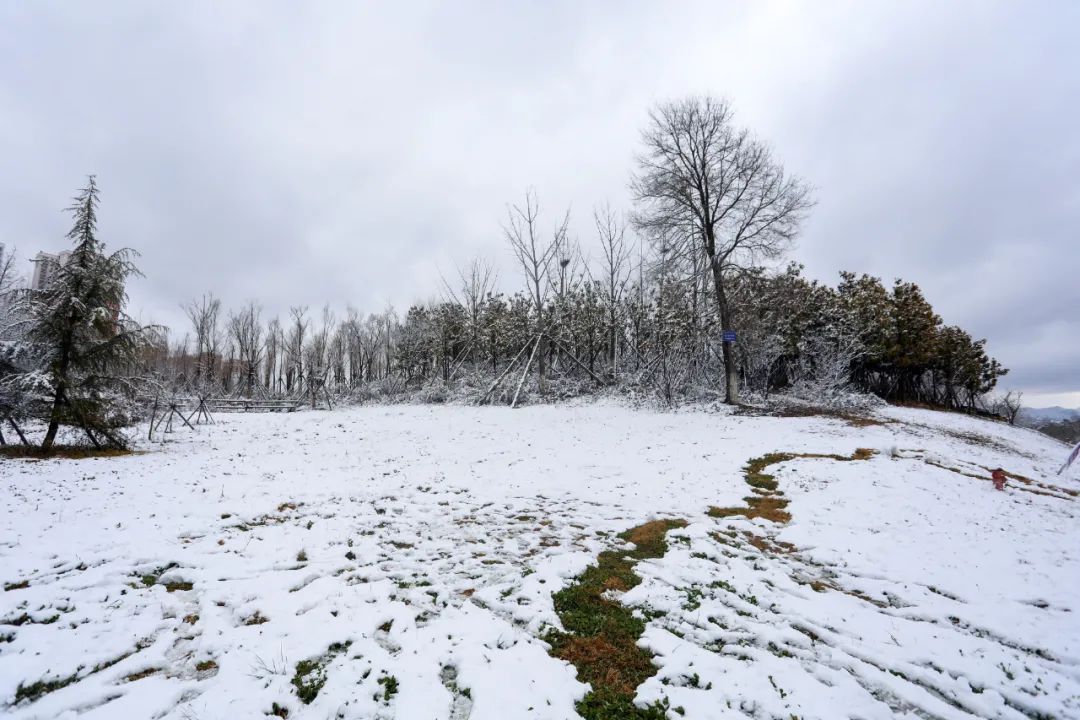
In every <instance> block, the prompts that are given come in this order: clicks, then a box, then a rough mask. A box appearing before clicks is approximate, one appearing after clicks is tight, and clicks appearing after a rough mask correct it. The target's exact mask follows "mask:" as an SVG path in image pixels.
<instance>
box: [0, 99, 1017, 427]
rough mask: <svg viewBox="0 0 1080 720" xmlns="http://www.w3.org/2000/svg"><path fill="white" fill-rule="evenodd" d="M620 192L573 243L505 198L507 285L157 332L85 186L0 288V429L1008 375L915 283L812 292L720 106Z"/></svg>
mask: <svg viewBox="0 0 1080 720" xmlns="http://www.w3.org/2000/svg"><path fill="white" fill-rule="evenodd" d="M630 187H631V190H632V196H633V207H632V209H631V210H630V211H629V212H626V213H621V212H617V211H616V210H614V209H612V208H611V207H609V206H606V205H605V206H601V207H599V208H597V209H596V210H595V211H594V212H593V215H592V223H591V224H592V226H593V237H591V238H587V239H584V240H583V239H581V238H576V237H571V236H570V232H569V224H570V217H569V213H568V212H566V213H560V214H557V215H553V214H551V213H547V212H545V209H544V208H542V207H541V204H540V201H539V199H538V196H537V194H536V192H535V191H531V190H530V191H528V192H526V193H525V195H524V197H523V198H522V199H521V200H520V201H519V202H517V203H513V204H511V205H510V206H509V207H508V210H507V215H506V217H505V218H504V220H503V223H502V233H503V235H504V239H505V243H506V246H507V248H508V249H509V250H510V251H511V252H512V254H513V257H514V258H515V259H516V267H517V271H518V272H517V273H516V277H513V278H511V279H510V282H511V283H512V285H513V286H514V287H515V288H516V289H513V290H511V291H507V290H504V289H502V288H501V287H500V278H498V277H497V275H496V273H495V271H494V270H493V265H492V264H491V263H490V262H489V260H488V259H485V258H478V259H476V260H474V261H473V262H472V263H470V264H469V265H467V266H466V267H464V268H461V269H459V270H458V271H457V273H456V274H455V276H454V277H452V278H446V279H444V282H443V287H442V288H441V293H440V294H441V297H440V298H439V299H437V300H433V301H430V302H425V303H418V304H415V305H413V306H412V307H410V308H409V309H408V310H407V311H406V312H404V314H398V313H397V312H395V311H394V310H392V309H388V310H385V311H383V312H378V313H367V314H365V313H362V312H360V311H359V310H357V309H355V308H351V307H350V308H347V309H346V310H345V311H344V312H343V313H340V314H339V313H336V312H334V311H333V310H332V309H330V308H329V307H326V308H322V309H321V310H313V309H311V308H309V307H293V308H291V309H290V311H289V312H288V314H287V315H286V316H284V317H266V316H265V315H264V313H263V312H262V310H261V308H260V305H259V304H258V303H257V302H249V303H247V304H246V305H244V306H242V307H234V308H224V307H223V306H222V304H221V302H220V300H218V299H217V298H215V297H214V296H213V295H212V294H209V293H208V294H206V295H204V296H202V297H200V298H197V299H194V300H192V301H190V302H188V303H186V304H185V305H184V310H185V313H186V315H187V318H188V321H189V327H188V328H185V329H183V330H180V329H175V330H174V331H173V332H171V333H170V332H166V331H165V330H164V329H162V328H139V327H138V326H136V325H135V324H134V323H133V322H132V321H131V319H130V318H128V317H127V316H126V315H124V313H123V311H122V309H123V304H124V299H125V298H124V290H123V288H124V282H125V280H126V279H127V278H128V277H130V276H131V275H132V274H134V273H136V272H137V270H136V269H135V267H134V265H133V264H132V260H133V255H132V254H131V253H130V252H129V251H120V252H119V253H114V254H112V255H107V254H106V253H105V251H104V246H103V245H102V244H101V243H100V242H99V241H98V240H97V238H96V235H95V227H96V224H95V223H96V212H97V200H98V198H97V189H96V185H95V184H94V182H93V180H91V183H90V185H89V186H88V188H87V189H85V190H83V191H82V193H80V195H79V196H78V197H77V198H76V201H75V205H74V206H73V208H72V210H73V212H74V215H75V224H74V227H73V229H72V231H71V233H69V238H70V239H71V240H72V242H73V243H74V244H75V249H74V251H73V255H72V260H71V262H70V263H69V264H68V266H66V267H65V268H63V269H62V270H61V271H60V272H59V273H57V274H56V277H55V279H54V280H53V282H52V283H51V284H50V287H49V288H47V289H46V290H45V291H44V292H41V293H29V292H25V291H21V292H15V291H11V290H8V291H6V292H2V293H0V297H3V298H5V299H4V300H3V303H2V305H3V308H4V310H3V312H4V316H5V319H4V323H3V325H2V328H3V330H2V332H3V335H2V336H0V342H2V344H0V348H3V354H2V355H0V363H2V365H0V376H2V377H0V388H2V392H3V396H2V397H0V416H2V415H4V414H6V415H7V416H9V417H12V418H16V419H17V418H20V417H25V416H27V415H33V414H34V412H35V411H34V410H33V408H37V410H36V413H37V415H38V416H40V417H42V418H43V419H46V420H47V421H48V423H49V428H50V429H49V434H50V435H55V431H54V430H53V429H52V428H53V426H54V425H56V424H64V423H69V424H70V423H71V422H73V421H74V423H75V424H76V425H78V426H79V427H81V428H83V430H84V431H85V432H86V434H87V435H89V436H90V437H91V439H93V440H95V442H113V439H112V438H111V437H110V433H111V432H112V431H111V430H110V428H111V427H114V426H115V424H117V423H118V422H119V419H109V418H108V416H109V412H106V411H105V408H106V406H109V403H108V402H106V398H108V397H116V396H123V397H126V398H134V397H136V396H140V395H141V396H142V397H144V398H145V397H149V396H150V395H155V396H157V397H161V396H165V395H167V396H170V397H175V396H184V395H187V396H199V397H206V396H237V397H251V396H259V397H274V398H298V399H306V398H311V399H312V400H314V399H315V395H316V393H317V392H323V391H325V394H326V395H335V396H338V397H343V398H351V399H355V400H364V399H368V398H374V397H397V396H404V397H410V398H414V399H420V400H426V401H441V400H446V399H450V398H459V399H468V400H474V401H480V402H514V403H516V402H518V401H520V399H521V398H522V397H527V396H532V397H535V396H537V395H539V396H545V397H559V396H565V395H569V394H579V393H583V392H591V391H593V390H594V389H600V388H604V387H609V388H616V389H618V390H621V391H625V392H631V393H635V394H638V395H648V396H653V397H656V398H658V399H660V400H661V401H663V402H665V403H677V402H680V401H685V400H696V399H708V398H723V399H724V400H725V401H727V402H729V403H738V402H742V401H744V400H747V399H766V398H768V397H769V396H770V395H773V394H776V393H783V394H785V395H790V396H797V397H802V398H805V399H807V400H811V401H814V402H823V403H827V402H832V401H834V400H835V399H836V398H839V397H845V396H846V395H845V394H846V393H849V392H851V391H857V392H863V393H873V394H874V395H877V396H879V397H881V398H883V399H886V400H889V401H896V402H910V403H922V404H928V405H933V406H939V407H945V408H950V409H958V410H966V411H975V410H981V409H985V408H986V398H987V397H988V394H989V393H990V392H991V391H992V390H993V389H994V387H995V385H996V383H997V380H998V378H1000V377H1001V376H1002V375H1004V374H1005V373H1006V372H1007V371H1006V370H1005V369H1004V368H1002V367H1001V365H1000V364H999V363H998V362H997V361H996V360H994V359H993V358H991V357H990V356H989V355H988V354H987V352H986V348H985V345H986V343H985V340H976V339H974V338H973V337H972V336H971V335H970V334H969V333H967V332H966V331H964V330H963V329H961V328H959V327H956V326H950V325H945V324H944V323H943V321H942V319H941V318H940V317H939V316H938V315H937V314H936V313H935V312H934V310H933V307H932V306H931V305H930V303H929V301H928V300H927V299H926V298H925V296H924V295H923V293H922V291H921V290H920V289H919V287H918V285H916V284H914V283H911V282H904V281H901V280H897V281H895V282H894V283H893V284H892V285H891V286H889V285H886V284H884V283H883V282H882V281H881V280H880V279H879V278H875V277H871V276H868V275H857V274H855V273H851V272H843V273H841V275H840V278H839V282H838V283H837V284H836V285H835V286H829V285H826V284H823V283H820V282H818V281H816V280H811V279H808V278H806V277H805V276H804V275H803V273H802V268H801V267H800V266H798V265H796V264H787V265H786V266H785V264H784V262H785V261H784V256H785V254H786V253H787V252H788V251H789V250H790V248H791V246H792V243H793V241H794V240H795V238H796V236H797V234H798V232H799V229H800V226H801V224H802V222H803V221H804V220H805V218H806V215H807V213H808V212H809V211H810V209H811V207H812V204H813V201H812V198H811V193H810V189H809V187H808V186H807V185H806V183H804V182H803V181H802V180H801V179H800V178H798V177H794V176H792V175H790V174H788V173H787V172H786V171H785V170H784V168H783V166H782V164H781V163H780V162H779V160H778V159H777V158H776V157H775V156H774V153H773V152H772V151H771V149H770V148H769V147H768V146H767V145H766V144H765V143H763V142H762V141H760V140H759V139H757V138H756V137H755V136H754V135H753V134H752V133H751V132H750V131H748V130H746V129H744V128H740V127H739V126H738V125H737V124H736V123H735V121H734V118H733V115H732V111H731V108H730V106H729V105H728V104H727V103H725V102H723V101H719V100H716V99H713V98H708V97H705V98H689V99H686V100H681V101H676V102H672V103H666V104H662V105H659V106H657V107H656V108H654V109H653V111H652V112H651V113H650V117H649V122H648V125H647V127H646V129H645V131H644V132H643V133H642V146H641V148H640V150H639V152H638V154H637V156H636V159H635V165H634V169H633V172H632V175H631V183H630ZM2 265H3V263H0V266H2ZM2 277H3V276H0V278H2ZM2 289H3V288H2V286H0V290H2ZM143 405H145V401H144V402H143ZM110 407H111V408H112V410H114V411H115V409H116V407H123V405H122V404H121V405H116V406H110ZM119 414H121V415H122V414H123V413H119ZM47 442H51V440H49V438H47Z"/></svg>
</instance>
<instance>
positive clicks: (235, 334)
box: [229, 302, 263, 395]
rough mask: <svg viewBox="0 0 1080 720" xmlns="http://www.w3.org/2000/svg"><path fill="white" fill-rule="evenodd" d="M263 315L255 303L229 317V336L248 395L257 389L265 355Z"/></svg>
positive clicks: (250, 303)
mask: <svg viewBox="0 0 1080 720" xmlns="http://www.w3.org/2000/svg"><path fill="white" fill-rule="evenodd" d="M261 314H262V309H261V308H260V307H259V306H258V305H257V304H256V303H255V302H249V303H248V304H247V305H245V306H244V307H243V308H242V309H241V310H240V312H238V313H236V314H230V315H229V334H230V335H231V336H232V340H233V343H234V344H235V345H236V351H237V355H238V360H239V362H240V368H241V373H242V374H243V378H242V380H243V388H244V392H245V393H246V394H248V395H250V394H251V392H252V390H254V388H255V382H256V379H257V374H258V369H259V363H260V361H261V360H262V355H263V343H262V329H263V328H262V319H261V318H260V315H261Z"/></svg>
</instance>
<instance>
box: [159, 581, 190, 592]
mask: <svg viewBox="0 0 1080 720" xmlns="http://www.w3.org/2000/svg"><path fill="white" fill-rule="evenodd" d="M164 587H165V592H176V591H177V590H190V589H191V588H193V587H195V586H194V584H192V583H190V582H188V581H187V580H174V581H173V582H167V583H164Z"/></svg>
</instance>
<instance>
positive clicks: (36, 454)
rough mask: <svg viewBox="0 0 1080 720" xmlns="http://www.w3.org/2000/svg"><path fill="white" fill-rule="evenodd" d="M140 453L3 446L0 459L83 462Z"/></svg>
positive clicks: (33, 446) (93, 449) (122, 450)
mask: <svg viewBox="0 0 1080 720" xmlns="http://www.w3.org/2000/svg"><path fill="white" fill-rule="evenodd" d="M140 454H142V453H141V451H138V450H126V449H121V448H95V447H91V446H89V445H87V446H85V447H84V446H82V445H53V446H52V447H51V448H49V449H48V450H42V449H41V448H40V447H38V446H37V445H3V446H0V457H6V458H11V459H22V460H84V459H86V458H113V457H123V456H125V455H140Z"/></svg>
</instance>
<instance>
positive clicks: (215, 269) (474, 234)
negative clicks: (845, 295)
mask: <svg viewBox="0 0 1080 720" xmlns="http://www.w3.org/2000/svg"><path fill="white" fill-rule="evenodd" d="M1078 31H1080V2H1074V1H1073V0H1062V1H1061V2H1038V1H1035V2H1026V3H1022V2H1000V3H999V2H989V1H979V2H970V3H969V2H946V3H943V2H938V1H934V2H909V1H904V2H899V1H898V2H895V3H885V2H874V3H867V2H862V1H859V2H821V1H820V0H815V1H814V2H810V1H809V0H807V2H802V3H795V2H776V3H765V2H753V3H750V2H731V3H724V2H717V1H715V0H713V1H711V2H703V3H700V4H695V3H675V2H672V3H666V2H664V3H659V2H640V3H630V2H611V3H600V2H580V1H575V2H565V3H556V2H534V3H530V2H511V1H510V0H505V1H504V2H498V3H496V2H491V3H466V2H453V3H431V4H428V3H420V2H402V3H389V2H384V3H371V4H365V3H359V2H340V3H335V2H317V3H297V2H280V3H271V2H257V3H256V2H250V3H240V2H228V3H222V2H216V1H214V2H169V3H166V2H144V1H142V0H140V1H139V2H131V3H121V2H94V3H74V2H17V1H16V0H0V168H2V170H0V242H3V243H10V244H13V245H15V246H16V247H17V248H18V251H19V255H20V256H21V257H22V258H24V261H25V269H26V271H27V273H29V270H30V263H29V262H28V260H29V258H30V257H31V256H33V255H34V254H35V253H36V252H37V251H39V250H46V251H50V252H55V251H58V250H61V249H63V248H64V247H65V240H64V238H63V235H64V233H65V232H66V230H67V228H68V224H69V220H68V217H67V216H65V215H64V214H63V213H62V212H61V211H62V209H63V208H64V207H65V206H66V205H67V204H68V201H69V199H70V196H71V195H72V194H73V193H74V191H75V190H76V189H77V188H78V187H80V186H81V185H82V184H83V183H84V181H85V176H86V174H88V173H96V174H97V175H98V180H99V183H100V185H101V188H102V209H101V234H102V237H103V239H104V240H105V241H106V243H107V244H108V245H109V246H110V247H113V248H116V247H121V246H129V247H133V248H135V249H137V250H138V251H139V252H140V253H141V254H142V258H141V261H140V265H141V267H142V269H143V271H144V272H145V274H146V277H145V279H142V280H139V281H136V282H135V283H133V284H132V287H131V288H130V292H131V301H132V306H131V310H132V312H133V314H135V315H136V316H138V317H139V318H140V319H142V320H144V321H151V320H153V321H158V322H165V323H167V324H170V325H173V326H176V327H180V326H182V323H183V314H182V311H181V310H180V305H181V303H183V302H186V301H188V300H190V299H192V298H194V297H197V296H198V295H200V294H201V293H203V292H205V291H212V292H214V293H215V294H217V295H218V296H219V297H221V298H222V299H223V301H224V302H225V304H226V305H234V306H235V305H238V304H240V303H242V302H244V301H246V300H248V299H256V300H258V301H260V302H261V303H262V304H263V306H264V308H265V309H266V311H268V312H270V313H276V312H285V311H286V310H287V308H288V306H289V305H291V304H308V305H311V306H312V307H313V308H319V307H321V306H322V305H323V304H324V303H326V302H329V303H331V304H332V305H333V306H335V307H336V308H338V309H339V310H343V309H344V307H345V306H346V305H347V304H350V303H351V304H353V305H354V306H356V307H359V308H360V309H362V310H365V311H375V310H381V309H383V308H384V307H385V306H386V305H387V303H393V304H394V305H395V307H397V308H398V309H402V310H403V309H405V308H406V307H407V306H408V304H409V303H410V302H412V301H414V300H423V299H427V298H430V297H433V296H434V295H435V294H436V293H437V292H438V290H439V284H440V281H439V275H440V272H442V273H443V274H446V275H450V274H452V273H453V272H454V268H455V266H456V265H458V264H462V263H464V262H466V261H468V260H469V259H470V258H471V257H473V256H475V255H478V254H480V255H485V256H487V257H490V258H491V259H493V260H494V261H495V262H496V263H497V265H499V266H500V267H501V268H503V270H502V277H501V285H502V287H503V288H504V289H508V290H512V289H515V288H516V287H517V277H516V275H515V274H514V272H513V266H512V264H511V258H510V256H509V254H508V251H507V250H506V248H505V247H504V244H503V240H502V237H501V234H500V222H501V220H502V218H503V217H504V214H505V207H506V203H507V202H510V201H515V200H517V199H518V198H520V197H521V195H522V194H523V192H524V190H525V189H526V188H527V187H529V186H534V187H535V188H536V190H537V192H538V194H539V197H540V201H541V205H542V209H544V210H546V211H547V212H546V215H547V218H548V220H549V221H550V222H552V223H553V222H554V220H555V216H556V215H559V214H561V213H562V212H564V211H565V209H566V208H567V207H569V208H571V213H572V218H573V231H574V232H575V234H576V235H577V236H578V239H579V240H580V242H581V243H582V245H583V246H585V248H586V249H589V248H590V247H592V244H593V243H594V238H593V234H592V233H591V232H590V229H591V227H590V224H591V217H590V215H591V211H592V207H593V206H594V205H595V204H597V203H600V202H604V201H609V202H611V203H612V205H614V206H615V207H617V208H620V209H626V208H628V192H627V180H628V176H629V172H630V170H631V167H632V159H633V155H634V152H635V151H636V150H637V148H638V137H639V132H640V130H641V128H642V126H643V125H644V123H645V120H646V115H647V111H648V108H649V106H650V105H652V104H653V103H655V102H657V101H661V100H666V99H672V98H676V97H680V96H683V95H687V94H702V93H709V94H714V95H718V96H722V97H726V98H728V99H729V100H730V101H731V103H732V104H733V105H734V107H735V109H736V111H737V113H738V120H739V121H740V122H741V123H742V124H745V125H746V126H749V127H750V128H752V129H753V130H754V131H755V132H757V133H758V134H759V135H760V136H761V137H762V138H764V139H766V140H767V141H769V142H770V143H771V144H772V145H773V146H774V148H775V151H776V153H777V155H778V156H779V157H780V158H781V159H782V160H783V161H784V163H785V164H786V165H787V167H788V169H789V170H791V171H793V172H795V173H797V174H799V175H801V176H803V177H804V178H805V179H806V180H808V181H809V182H810V183H811V184H812V185H813V186H814V187H815V188H816V192H815V196H816V199H817V201H818V205H817V207H816V208H815V209H814V211H813V213H812V215H811V217H810V219H809V221H808V222H807V223H806V225H805V229H804V232H803V233H802V235H801V236H800V238H799V243H798V248H797V250H796V251H795V253H794V257H795V259H798V260H800V261H801V262H804V263H805V264H806V266H807V270H808V273H809V274H810V275H811V276H812V277H815V278H818V279H821V280H824V281H827V282H830V283H835V281H836V278H837V275H836V274H837V272H838V271H839V270H840V269H851V270H854V271H858V272H868V273H871V274H874V275H878V276H880V277H882V278H883V279H885V280H886V282H891V280H892V279H893V278H895V277H897V276H902V277H904V278H905V279H908V280H913V281H916V282H918V283H919V284H920V285H921V286H922V287H923V289H924V291H925V292H926V294H927V295H928V297H929V298H930V300H931V302H933V304H934V306H935V308H936V309H937V310H938V312H939V313H940V314H941V315H942V316H943V318H944V319H945V321H946V322H947V323H951V324H959V325H961V326H963V327H964V328H966V329H968V330H970V331H971V332H972V333H974V334H976V335H977V336H979V337H986V338H987V339H988V341H989V349H990V352H991V353H992V354H993V355H995V356H996V357H998V358H999V359H1000V360H1002V362H1003V363H1004V364H1005V365H1006V366H1008V367H1010V368H1011V369H1012V371H1011V373H1010V374H1009V375H1008V376H1007V377H1006V378H1004V379H1003V381H1002V386H1003V387H1004V388H1015V389H1020V390H1024V391H1025V392H1026V393H1027V400H1028V401H1029V402H1030V403H1031V404H1036V405H1043V404H1053V403H1059V404H1066V405H1069V406H1073V407H1076V406H1080V280H1078V278H1080V42H1077V33H1078ZM595 254H596V253H595V252H594V255H595Z"/></svg>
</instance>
